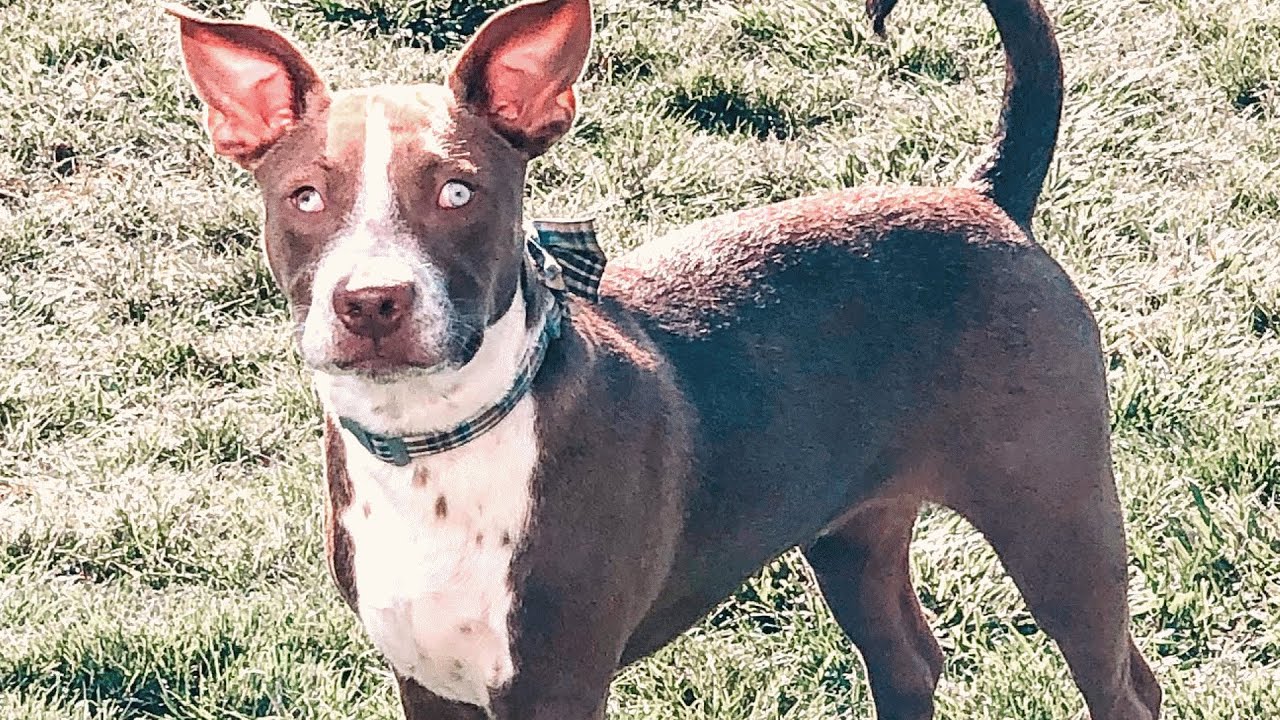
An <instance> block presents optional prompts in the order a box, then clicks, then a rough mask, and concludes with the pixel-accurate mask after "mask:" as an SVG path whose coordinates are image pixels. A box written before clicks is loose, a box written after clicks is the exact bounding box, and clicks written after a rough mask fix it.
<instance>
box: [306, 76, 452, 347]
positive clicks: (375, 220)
mask: <svg viewBox="0 0 1280 720" xmlns="http://www.w3.org/2000/svg"><path fill="white" fill-rule="evenodd" d="M395 145H396V137H395V135H394V134H393V133H392V130H391V123H390V122H389V120H388V118H387V112H386V108H385V106H384V105H383V103H382V102H381V101H379V99H378V96H377V95H376V94H370V95H369V96H368V97H367V98H366V99H365V132H364V148H363V149H364V152H363V160H362V161H361V166H360V190H359V194H358V195H357V197H356V202H355V205H354V206H353V207H352V209H351V214H350V215H349V216H348V217H347V219H346V222H345V223H344V226H343V230H342V233H341V235H339V237H338V238H337V239H335V241H334V242H333V244H332V245H331V246H330V248H329V250H328V251H327V252H326V253H325V254H324V256H323V257H322V258H321V259H320V262H319V263H318V265H317V267H316V273H315V277H314V279H313V280H312V286H311V308H310V311H309V312H308V315H307V320H306V324H305V325H304V327H303V329H302V339H301V349H302V357H303V359H304V360H305V361H306V362H307V364H308V365H309V366H311V367H312V368H313V369H316V370H319V371H334V370H336V369H337V368H336V367H335V365H334V363H333V357H332V354H333V345H334V343H333V336H334V333H335V332H342V331H343V328H342V326H341V325H340V323H339V320H338V317H337V315H336V314H335V313H334V310H333V293H334V291H335V290H337V289H338V287H339V284H340V283H345V285H346V287H347V288H349V289H353V290H357V289H361V288H374V287H387V286H392V285H400V284H403V283H406V282H412V283H413V284H414V290H415V293H414V295H415V302H414V306H413V308H412V312H411V314H410V317H409V321H408V322H409V325H410V326H411V330H412V331H413V332H414V338H415V341H416V342H418V343H422V344H423V345H424V346H426V345H430V346H435V347H439V346H441V345H443V344H444V343H445V342H446V341H447V339H448V331H449V318H450V316H451V314H452V305H451V303H450V301H449V297H448V294H447V293H446V290H445V282H444V278H443V277H442V276H441V274H440V272H439V270H438V269H437V268H436V267H435V266H434V265H432V264H431V262H430V261H429V260H428V259H427V258H426V257H425V256H424V255H423V253H422V250H421V248H420V247H419V245H418V242H417V240H416V238H414V237H413V236H412V235H411V234H410V233H409V231H408V230H407V229H406V228H405V227H404V225H403V223H402V222H401V221H400V218H399V215H398V212H397V210H396V188H395V185H394V183H393V182H392V179H391V161H392V158H393V157H394V155H395Z"/></svg>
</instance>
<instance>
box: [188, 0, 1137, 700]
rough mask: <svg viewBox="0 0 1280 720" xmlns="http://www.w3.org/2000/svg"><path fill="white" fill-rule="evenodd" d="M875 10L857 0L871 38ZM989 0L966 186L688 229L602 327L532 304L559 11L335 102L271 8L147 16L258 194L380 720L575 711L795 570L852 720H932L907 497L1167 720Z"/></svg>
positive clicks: (565, 12) (1075, 647) (884, 11)
mask: <svg viewBox="0 0 1280 720" xmlns="http://www.w3.org/2000/svg"><path fill="white" fill-rule="evenodd" d="M894 1H895V0H869V3H868V10H869V12H870V14H871V15H872V18H873V20H874V22H875V25H876V28H877V30H882V25H883V21H884V19H885V17H886V16H887V15H888V13H889V11H890V10H891V9H892V6H893V4H894ZM986 5H987V7H988V9H989V10H990V12H991V13H992V15H993V16H994V18H995V21H996V24H997V26H998V28H999V31H1000V36H1001V39H1002V40H1003V42H1004V44H1005V51H1006V56H1007V78H1006V79H1007V89H1006V93H1005V102H1004V108H1003V111H1002V114H1001V119H1000V124H999V130H998V134H997V136H996V140H995V142H994V145H993V148H992V151H991V152H990V154H989V155H988V156H987V159H986V161H985V162H983V163H981V164H980V165H979V168H978V170H977V171H976V172H975V173H974V175H973V176H972V177H971V178H970V180H969V181H968V182H966V183H965V184H963V185H962V186H960V187H956V188H868V189H856V190H847V191H841V192H833V193H829V194H825V195H818V196H814V197H806V198H801V199H797V200H793V201H789V202H783V203H779V204H776V205H771V206H768V207H763V208H759V209H754V210H746V211H742V212H737V213H733V214H729V215H725V216H722V217H717V218H713V219H710V220H706V221H703V222H700V223H698V224H696V225H693V226H691V227H689V228H687V229H684V230H682V231H680V232H677V233H675V234H674V235H672V236H670V237H667V238H663V239H660V240H655V241H653V242H650V243H648V244H646V245H643V246H642V247H640V248H639V249H637V250H635V251H633V252H630V253H628V254H626V255H624V256H622V257H620V258H618V259H616V260H615V261H613V263H612V264H611V265H610V267H609V270H608V271H607V272H606V274H605V277H604V281H603V286H602V288H601V290H600V293H601V297H600V301H599V302H598V303H587V302H580V301H577V300H566V299H562V298H561V297H560V296H559V295H557V294H554V293H552V292H551V291H550V290H549V289H548V288H547V287H544V285H543V284H541V283H539V282H537V281H536V280H531V279H530V278H531V275H532V274H531V273H530V271H529V268H530V267H531V266H530V264H529V263H528V261H527V260H526V249H525V239H524V238H525V236H524V233H523V230H522V225H523V218H522V213H521V197H522V191H523V188H524V184H525V169H526V165H527V163H528V162H529V161H530V160H531V159H532V158H534V157H535V156H537V155H539V154H541V153H543V152H544V151H546V150H547V149H548V148H549V147H550V146H551V145H552V144H553V143H554V142H555V141H556V140H557V139H558V138H559V137H561V136H562V135H563V134H564V133H565V132H566V131H567V130H568V129H569V127H570V125H571V124H572V121H573V118H574V112H575V98H574V92H573V84H574V82H575V81H576V80H577V78H578V76H579V75H580V73H581V72H582V69H583V66H584V63H585V60H586V58H587V54H588V50H589V47H590V44H591V35H592V29H591V28H592V20H591V10H590V6H589V3H588V0H541V1H538V2H524V3H521V4H518V5H515V6H513V7H511V8H508V9H507V10H505V11H503V12H500V13H498V14H497V15H495V16H494V17H493V18H492V19H491V20H490V21H489V22H488V23H487V24H485V25H484V27H482V28H481V29H480V31H479V32H478V34H477V35H476V37H475V38H474V39H473V40H472V41H471V42H470V43H469V44H468V45H467V46H466V48H465V49H464V50H463V51H462V53H461V56H460V57H459V58H458V60H457V62H456V64H455V65H454V66H453V69H452V70H451V72H450V73H449V75H448V78H447V79H446V81H445V83H444V84H443V85H416V86H386V87H373V88H366V89H359V90H349V91H343V92H331V91H330V90H329V89H328V88H327V87H326V85H325V83H324V82H323V81H322V80H321V78H320V76H319V75H318V74H317V72H316V70H315V69H313V67H312V66H311V65H310V64H309V63H308V62H307V60H306V59H304V57H303V55H302V54H301V53H300V52H299V51H298V50H297V49H296V48H295V46H294V45H293V44H291V43H290V42H289V41H288V40H286V39H285V38H284V37H283V36H282V35H281V34H280V33H279V32H277V31H276V30H275V29H273V28H272V27H271V25H270V23H269V21H267V20H265V19H264V18H262V17H251V18H248V19H246V20H245V21H241V22H222V21H213V20H208V19H203V18H201V17H197V16H196V15H194V14H192V13H191V12H189V11H187V10H184V9H182V8H179V7H170V8H169V11H170V12H171V13H172V14H174V15H176V16H177V17H178V18H179V19H180V21H181V39H182V50H183V54H184V57H185V63H186V68H187V71H188V74H189V76H190V79H191V81H192V82H193V84H194V87H195V90H196V93H197V94H198V95H199V97H200V98H201V99H202V100H203V101H204V102H205V104H206V105H207V107H208V116H207V126H208V131H209V135H210V137H211V139H212V142H213V146H214V150H215V151H216V152H217V153H218V154H220V155H223V156H226V157H228V158H230V159H231V160H233V161H235V162H236V163H238V164H239V165H241V166H242V167H244V168H246V169H248V170H250V171H252V172H253V174H254V177H255V178H256V179H257V181H258V183H259V184H260V186H261V189H262V197H263V201H264V204H265V208H266V220H265V245H266V253H267V259H268V261H269V264H270V267H271V270H272V272H273V274H274V276H275V278H276V280H277V281H278V282H279V284H280V287H281V288H282V289H283V290H284V292H285V293H286V294H287V296H288V299H289V302H290V305H291V308H292V312H293V315H294V318H295V320H296V321H297V324H298V328H299V344H300V347H301V354H302V357H303V358H304V360H305V362H306V363H307V365H308V366H310V367H311V368H312V369H313V370H314V372H315V384H316V388H317V390H318V393H319V396H320V399H321V401H322V404H323V407H324V411H325V415H326V419H327V423H326V432H325V460H326V467H327V476H328V478H327V480H328V490H329V508H328V510H329V515H328V523H327V527H328V550H329V558H330V562H331V569H332V571H333V575H334V577H335V579H336V581H337V584H338V587H339V588H340V589H341V593H342V595H343V597H344V598H346V600H347V602H348V603H350V605H351V607H352V608H353V609H354V610H355V612H356V613H358V614H359V617H360V620H361V621H362V623H363V624H364V627H365V628H366V629H367V631H368V633H369V636H370V638H371V639H372V641H373V643H374V644H375V645H376V646H377V647H378V649H379V650H380V651H381V652H382V653H383V654H384V655H385V656H386V658H387V659H388V661H389V662H390V665H391V667H392V668H393V669H394V671H395V674H396V676H397V678H398V679H399V684H400V692H401V698H402V700H403V705H404V710H405V713H406V715H407V716H408V717H410V718H415V719H421V718H432V719H439V718H444V719H448V718H485V717H488V718H503V719H519V720H598V719H599V718H603V717H604V708H605V699H606V695H607V693H608V690H609V684H610V680H611V679H612V677H613V676H614V673H615V672H616V671H617V669H618V668H619V667H621V666H623V665H625V664H627V663H630V662H632V661H634V660H636V659H638V658H641V657H644V656H645V655H647V654H649V653H651V652H653V651H654V650H655V649H657V648H659V647H661V646H662V645H663V644H665V643H667V642H668V641H670V640H671V639H672V638H673V637H674V636H676V635H677V634H678V633H680V632H682V631H683V630H685V629H686V628H688V627H689V626H690V625H691V624H692V623H695V622H696V621H697V620H698V619H699V618H700V617H702V615H703V614H704V613H706V612H707V611H708V610H709V609H710V608H712V607H713V606H714V605H715V604H716V603H718V602H720V601H721V600H722V599H723V598H724V597H725V596H726V595H728V594H729V593H731V592H732V591H733V590H734V589H735V588H736V587H738V586H739V584H740V583H741V582H742V581H743V580H744V578H746V577H748V576H749V575H750V574H752V573H754V572H756V571H757V570H758V569H759V568H760V567H761V566H762V565H763V564H765V563H766V562H768V561H769V560H770V559H771V558H774V557H776V556H777V555H778V554H779V553H782V552H784V551H786V550H787V549H788V548H791V547H794V546H796V545H797V544H798V545H800V547H801V548H802V549H803V552H804V555H805V556H806V558H807V559H808V561H809V563H810V564H811V565H812V566H813V569H814V571H815V573H816V575H817V578H818V581H819V583H820V585H821V589H822V592H823V594H824V595H825V597H826V599H827V601H828V603H829V604H830V607H831V609H832V611H833V612H834V614H835V617H836V618H837V619H838V621H839V623H840V625H841V626H842V627H843V628H844V630H845V631H846V632H847V634H848V635H849V637H850V638H851V639H852V641H853V642H854V643H855V644H856V645H857V647H858V648H859V650H860V651H861V653H862V655H863V658H864V660H865V662H866V666H867V670H868V673H869V676H870V680H871V685H872V689H873V692H874V697H875V704H876V708H877V711H878V714H879V717H880V718H882V719H885V720H887V719H890V718H895V719H904V718H928V717H931V716H932V714H933V700H932V696H933V692H934V688H935V685H936V682H937V680H938V676H939V673H940V671H941V668H942V656H941V653H940V651H939V648H938V645H937V643H936V642H935V641H934V639H933V637H932V635H931V633H930V631H929V628H928V626H927V624H926V623H925V620H924V617H923V615H922V613H921V609H920V606H919V603H918V601H917V599H916V595H915V593H914V592H913V590H912V587H911V582H910V578H909V572H908V562H907V561H908V549H907V546H908V541H909V538H910V535H911V528H912V525H913V522H914V521H915V518H916V514H917V510H918V509H919V508H920V506H921V504H922V503H924V502H935V503H940V504H942V505H945V506H947V507H950V508H954V509H955V510H956V511H958V512H959V513H961V514H962V515H963V516H964V517H966V518H968V519H969V520H970V521H972V522H973V523H974V524H975V525H976V526H977V527H978V528H979V529H980V530H981V531H982V532H983V533H984V534H985V536H986V537H987V538H988V539H989V540H990V541H991V543H992V544H993V545H994V546H995V548H996V550H997V551H998V552H999V555H1000V557H1001V558H1002V560H1003V562H1004V564H1005V567H1006V568H1007V569H1008V571H1009V573H1010V575H1012V577H1013V579H1014V580H1015V582H1016V583H1017V585H1018V587H1019V588H1020V590H1021V592H1022V594H1023V596H1024V597H1025V598H1026V601H1027V603H1028V604H1029V605H1030V607H1031V610H1032V612H1033V614H1034V616H1035V618H1036V619H1037V621H1038V622H1039V624H1040V625H1041V627H1043V629H1044V630H1045V631H1046V632H1047V633H1048V634H1049V635H1050V636H1051V637H1052V638H1053V639H1054V640H1056V641H1057V643H1058V645H1059V647H1060V648H1061V650H1062V652H1063V654H1064V655H1065V656H1066V659H1067V662H1068V663H1069V665H1070V668H1071V671H1072V673H1073V676H1074V678H1075V680H1076V683H1077V684H1078V686H1079V688H1080V690H1081V692H1082V693H1083V695H1084V698H1085V701H1086V703H1087V705H1088V708H1089V711H1090V713H1091V715H1092V717H1093V718H1094V720H1122V719H1123V720H1149V719H1150V718H1154V717H1156V716H1157V715H1158V711H1159V705H1160V689H1159V687H1158V685H1157V683H1156V681H1155V678H1154V677H1153V675H1152V673H1151V671H1150V670H1149V669H1148V667H1147V664H1146V663H1145V662H1144V661H1143V659H1142V657H1141V656H1140V654H1139V652H1138V651H1137V649H1136V648H1135V646H1134V643H1133V641H1132V639H1131V637H1130V635H1129V629H1128V622H1129V620H1128V609H1127V602H1126V547H1125V538H1124V530H1123V527H1122V519H1121V512H1120V508H1119V504H1118V501H1117V497H1116V489H1115V485H1114V481H1113V479H1112V470H1111V461H1110V451H1109V440H1108V418H1109V412H1108V405H1107V392H1106V386H1105V375H1104V368H1103V362H1102V354H1101V351H1100V346H1099V337H1098V330H1097V326H1096V324H1095V322H1094V319H1093V317H1092V315H1091V314H1090V311H1089V309H1088V307H1087V306H1086V303H1085V302H1084V300H1082V299H1081V297H1080V295H1079V293H1078V292H1077V291H1076V289H1075V287H1074V286H1073V285H1072V283H1071V281H1070V280H1069V279H1068V278H1067V276H1066V275H1065V274H1064V273H1063V271H1062V270H1061V268H1060V267H1059V266H1058V265H1057V264H1056V263H1055V262H1054V260H1053V259H1052V258H1050V257H1049V256H1048V255H1047V254H1046V253H1045V252H1044V250H1042V249H1041V248H1040V247H1039V246H1037V245H1036V243H1035V242H1034V240H1033V239H1032V237H1031V230H1030V225H1031V216H1032V211H1033V209H1034V206H1035V203H1036V198H1037V197H1038V195H1039V192H1040V188H1041V185H1042V183H1043V180H1044V177H1045V173H1046V170H1047V167H1048V164H1049V161H1050V158H1051V156H1052V154H1053V146H1054V143H1055V140H1056V137H1057V129H1058V118H1059V115H1060V110H1061V102H1062V73H1061V65H1060V61H1059V56H1058V50H1057V46H1056V44H1055V41H1054V38H1053V32H1052V29H1051V25H1050V22H1049V21H1048V19H1047V18H1046V16H1045V14H1044V12H1043V10H1042V9H1041V7H1040V5H1039V3H1038V2H1037V0H986ZM557 303H563V304H564V307H566V308H567V312H568V318H567V319H566V320H565V321H564V322H563V323H561V327H560V335H559V337H558V338H557V339H553V340H549V341H548V339H549V335H548V333H546V332H545V329H546V328H547V327H549V323H552V322H554V318H553V317H552V314H551V311H552V310H554V309H555V308H556V307H558V305H557ZM544 341H548V342H544ZM542 350H545V359H542V358H541V351H542ZM535 356H536V357H535ZM530 358H534V360H533V361H531V360H530ZM539 359H542V362H541V365H540V366H539V365H538V364H537V360H539ZM531 362H532V364H530V363H531ZM525 370H531V371H532V375H531V377H532V383H531V389H529V390H528V391H527V392H524V391H523V390H522V389H521V387H520V381H519V378H520V375H521V373H522V372H523V371H525ZM504 398H505V399H511V400H512V403H513V404H511V406H510V407H508V408H505V410H504V412H505V413H506V414H505V415H502V416H501V420H500V421H499V422H497V423H496V424H495V425H494V426H493V427H492V428H490V429H488V430H487V431H485V432H479V433H475V434H474V436H473V437H470V438H469V441H468V442H466V443H465V444H461V445H460V446H457V447H452V448H450V449H448V450H447V451H444V452H437V453H435V454H431V455H428V456H423V457H416V458H413V459H409V458H401V459H400V460H401V462H398V463H396V462H386V461H385V460H384V459H382V458H380V457H375V455H374V454H372V453H371V452H370V451H369V450H368V449H367V448H366V447H365V446H364V445H363V444H362V441H360V440H358V436H357V434H356V431H355V430H350V429H348V423H351V427H359V428H363V429H365V430H367V432H370V433H376V434H384V435H387V436H391V437H399V436H405V435H410V436H411V435H415V434H421V433H426V432H431V431H439V430H443V429H448V428H453V427H454V426H455V425H457V424H458V423H462V422H464V421H466V420H468V419H470V418H473V417H474V416H475V415H476V414H477V413H480V412H483V411H485V409H486V408H493V407H495V406H498V405H500V404H501V403H502V401H503V399H504Z"/></svg>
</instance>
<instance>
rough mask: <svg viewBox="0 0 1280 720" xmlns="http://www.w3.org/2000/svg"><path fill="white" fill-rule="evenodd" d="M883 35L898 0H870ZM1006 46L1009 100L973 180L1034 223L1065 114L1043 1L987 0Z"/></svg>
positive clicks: (1019, 218)
mask: <svg viewBox="0 0 1280 720" xmlns="http://www.w3.org/2000/svg"><path fill="white" fill-rule="evenodd" d="M866 2H867V14H868V15H870V16H871V21H872V26H873V27H874V28H875V31H876V33H877V34H880V35H883V34H884V21H885V18H886V17H888V16H889V12H890V11H892V10H893V7H894V5H897V0H866ZM984 2H985V3H986V6H987V10H988V11H990V13H991V16H992V17H993V18H995V21H996V29H997V30H998V31H999V33H1000V42H1001V43H1002V44H1003V45H1004V56H1005V86H1004V105H1003V107H1001V108H1000V122H999V124H998V125H997V126H996V136H995V139H994V140H993V141H992V144H991V149H990V150H989V151H988V152H987V154H986V156H984V157H983V158H982V160H981V162H979V163H978V166H977V168H976V169H975V170H974V171H973V174H972V175H970V177H969V180H968V185H969V186H971V187H975V188H977V189H978V190H979V191H980V192H982V193H983V194H984V195H986V196H987V197H989V198H991V199H992V200H993V201H994V202H995V203H996V204H997V205H999V206H1000V207H1001V208H1002V209H1004V211H1005V212H1006V213H1008V214H1009V217H1011V218H1013V220H1014V222H1016V223H1018V224H1019V225H1021V226H1022V227H1024V228H1029V227H1030V225H1031V215H1032V213H1033V212H1034V211H1035V208H1036V199H1037V198H1039V197H1040V190H1041V188H1043V187H1044V178H1045V174H1046V173H1048V171H1049V162H1050V161H1051V160H1053V146H1054V144H1055V143H1056V142H1057V140H1058V121H1059V119H1060V118H1061V116H1062V58H1061V57H1060V56H1059V54H1058V43H1057V41H1056V40H1054V36H1053V27H1052V24H1051V23H1050V22H1049V17H1048V15H1046V14H1045V11H1044V8H1043V7H1041V5H1040V2H1039V0H984Z"/></svg>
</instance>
